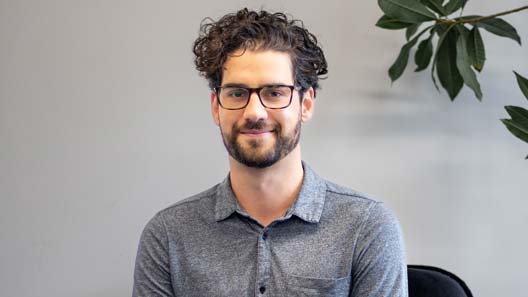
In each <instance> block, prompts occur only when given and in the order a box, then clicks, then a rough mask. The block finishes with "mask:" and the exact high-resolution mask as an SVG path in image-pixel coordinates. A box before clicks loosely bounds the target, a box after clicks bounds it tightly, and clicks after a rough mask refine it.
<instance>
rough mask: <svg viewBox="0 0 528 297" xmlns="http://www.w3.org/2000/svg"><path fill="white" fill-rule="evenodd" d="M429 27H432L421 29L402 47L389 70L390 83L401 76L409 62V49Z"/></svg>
mask: <svg viewBox="0 0 528 297" xmlns="http://www.w3.org/2000/svg"><path fill="white" fill-rule="evenodd" d="M431 27H432V26H429V27H427V28H425V29H423V30H422V31H421V32H420V33H418V35H416V36H415V37H414V38H413V39H411V40H410V41H409V42H407V43H406V44H404V45H403V47H402V48H401V50H400V53H399V55H398V57H397V58H396V61H394V63H393V64H392V66H391V67H390V68H389V77H390V78H391V81H392V82H394V81H395V80H397V79H398V78H399V77H400V76H401V75H402V74H403V72H404V71H405V67H407V62H408V61H409V52H410V50H411V48H412V47H413V46H414V45H415V44H416V42H417V41H418V39H419V38H420V36H422V34H423V33H425V31H427V30H428V29H429V28H431Z"/></svg>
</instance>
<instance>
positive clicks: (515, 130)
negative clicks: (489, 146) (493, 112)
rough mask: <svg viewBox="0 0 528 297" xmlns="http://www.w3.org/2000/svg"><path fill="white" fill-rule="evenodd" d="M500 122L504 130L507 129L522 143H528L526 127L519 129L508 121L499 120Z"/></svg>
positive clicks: (512, 122)
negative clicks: (504, 127)
mask: <svg viewBox="0 0 528 297" xmlns="http://www.w3.org/2000/svg"><path fill="white" fill-rule="evenodd" d="M501 121H502V122H503V123H504V125H506V128H508V130H510V132H511V133H512V134H513V135H515V136H516V137H517V138H519V139H521V140H522V141H524V142H528V130H527V127H520V126H519V125H518V124H517V123H515V122H514V121H512V120H509V119H501Z"/></svg>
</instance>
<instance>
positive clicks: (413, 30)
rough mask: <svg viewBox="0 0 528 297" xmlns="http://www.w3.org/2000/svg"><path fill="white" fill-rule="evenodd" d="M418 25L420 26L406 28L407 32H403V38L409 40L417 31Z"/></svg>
mask: <svg viewBox="0 0 528 297" xmlns="http://www.w3.org/2000/svg"><path fill="white" fill-rule="evenodd" d="M420 25H421V24H414V25H411V26H410V27H407V30H406V31H405V38H406V39H407V40H409V39H411V37H412V36H413V35H414V33H416V31H418V28H419V27H420Z"/></svg>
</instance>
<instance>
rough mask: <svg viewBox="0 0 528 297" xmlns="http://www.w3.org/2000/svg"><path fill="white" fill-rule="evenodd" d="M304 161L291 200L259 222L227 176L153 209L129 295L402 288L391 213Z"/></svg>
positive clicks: (402, 291) (368, 292)
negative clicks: (265, 222) (278, 215)
mask: <svg viewBox="0 0 528 297" xmlns="http://www.w3.org/2000/svg"><path fill="white" fill-rule="evenodd" d="M303 168H304V178H303V183H302V187H301V190H300V192H299V195H298V197H297V199H296V201H295V202H294V204H293V205H292V207H290V209H289V210H288V211H287V213H286V214H285V215H284V216H283V217H281V218H279V219H277V220H276V221H274V222H272V223H271V224H270V225H268V226H267V227H263V226H261V225H260V224H259V223H258V222H257V221H256V220H255V219H253V218H252V217H251V216H249V215H248V214H247V213H246V212H245V211H244V210H243V209H242V208H241V207H240V205H239V204H238V203H237V200H236V198H235V195H234V194H233V191H232V190H231V185H230V182H229V176H228V177H227V178H226V179H225V180H224V181H223V182H222V183H220V184H218V185H216V186H214V187H212V188H211V189H209V190H207V191H205V192H202V193H200V194H197V195H195V196H193V197H190V198H188V199H185V200H182V201H180V202H178V203H176V204H174V205H172V206H170V207H168V208H166V209H164V210H162V211H160V212H159V213H157V214H156V215H155V216H154V217H153V218H152V219H151V220H150V221H149V222H148V224H147V225H146V227H145V229H144V230H143V233H142V235H141V239H140V242H139V249H138V253H137V258H136V266H135V273H134V288H133V293H132V295H133V296H134V297H151V296H186V297H188V296H199V297H209V296H219V297H220V296H222V297H223V296H226V297H233V296H236V297H239V296H263V297H265V296H281V297H282V296H288V297H292V296H361V297H366V296H407V295H408V293H407V270H406V261H405V255H404V246H403V240H402V235H401V231H400V227H399V225H398V222H397V220H396V218H395V217H394V215H393V214H392V213H391V212H390V211H389V210H388V209H387V208H386V207H385V206H384V205H383V204H382V203H381V202H378V201H376V200H373V199H371V198H367V197H366V196H364V195H362V194H359V193H357V192H355V191H353V190H350V189H347V188H344V187H341V186H338V185H336V184H333V183H331V182H328V181H326V180H324V179H322V178H320V177H319V176H317V175H316V174H315V172H313V171H312V170H311V169H310V168H309V167H308V166H307V165H306V164H305V163H303Z"/></svg>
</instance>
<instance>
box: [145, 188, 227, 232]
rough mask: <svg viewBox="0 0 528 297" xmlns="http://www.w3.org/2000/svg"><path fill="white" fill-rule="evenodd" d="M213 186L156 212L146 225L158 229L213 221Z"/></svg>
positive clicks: (214, 195) (214, 189)
mask: <svg viewBox="0 0 528 297" xmlns="http://www.w3.org/2000/svg"><path fill="white" fill-rule="evenodd" d="M217 187H218V185H215V186H213V187H211V188H209V189H207V190H205V191H203V192H200V193H198V194H195V195H192V196H190V197H186V198H184V199H182V200H180V201H178V202H175V203H173V204H171V205H169V206H167V207H165V208H164V209H162V210H160V211H158V212H157V213H156V214H155V215H154V216H153V217H152V218H151V219H150V221H149V223H148V224H147V225H154V226H158V228H161V227H163V228H167V227H169V228H171V227H173V226H184V225H185V224H189V223H192V222H193V221H203V220H214V208H215V201H216V200H215V197H216V189H217Z"/></svg>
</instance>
